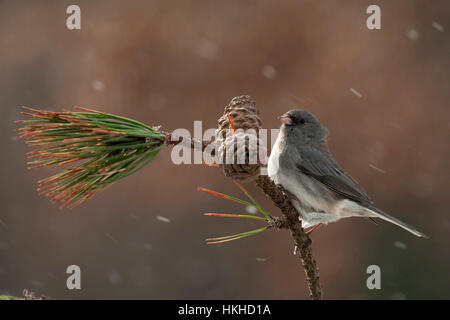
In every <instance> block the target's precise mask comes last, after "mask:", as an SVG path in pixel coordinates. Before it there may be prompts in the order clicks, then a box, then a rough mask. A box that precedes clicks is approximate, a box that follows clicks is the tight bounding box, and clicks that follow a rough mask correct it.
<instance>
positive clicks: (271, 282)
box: [0, 0, 450, 299]
mask: <svg viewBox="0 0 450 320" xmlns="http://www.w3.org/2000/svg"><path fill="white" fill-rule="evenodd" d="M70 4H74V3H73V1H0V48H1V50H0V107H1V108H0V112H1V118H0V122H1V128H0V130H1V136H0V139H1V146H2V157H1V158H0V164H1V166H0V167H1V177H2V179H3V181H2V183H1V184H0V199H1V210H0V292H1V293H10V294H15V295H20V294H21V292H22V290H23V289H25V288H26V289H29V290H31V291H34V292H36V293H37V294H38V295H39V294H46V295H48V296H51V297H56V298H64V299H118V298H123V299H131V298H138V299H188V298H189V299H306V298H308V293H307V287H306V283H305V275H304V272H303V270H302V268H301V267H300V264H299V262H298V259H297V258H296V257H295V256H294V255H293V244H292V241H291V239H290V236H289V234H288V232H286V231H270V232H265V233H263V234H261V235H258V236H256V237H254V238H247V239H244V240H239V241H236V242H231V243H229V244H226V245H222V246H208V245H206V244H205V243H204V239H205V238H207V237H210V236H219V235H226V234H233V233H237V232H241V231H246V230H248V229H249V228H252V227H255V226H256V225H258V224H256V223H251V222H247V221H235V220H232V221H229V220H227V219H225V220H224V219H220V218H213V217H204V216H203V215H202V213H203V212H208V211H216V212H236V213H237V212H242V211H243V210H245V208H242V207H241V206H239V205H234V204H233V203H231V202H228V201H225V200H222V199H219V198H214V197H210V196H208V195H205V194H203V193H200V192H198V191H196V187H197V186H203V187H207V188H211V189H214V190H218V191H221V192H224V193H228V194H232V195H236V196H241V195H240V192H239V190H238V189H237V188H236V187H235V186H234V185H233V183H232V182H231V180H229V179H227V178H225V177H224V175H223V173H222V172H221V171H220V170H217V169H215V168H208V167H205V166H202V165H181V166H175V165H173V164H172V163H171V161H170V152H171V149H170V148H167V149H166V150H163V151H162V152H161V153H160V155H159V156H158V157H157V158H156V159H155V160H154V162H152V163H151V165H149V166H148V167H146V168H145V169H143V170H142V171H140V172H139V173H138V174H136V175H134V176H131V177H129V178H127V179H125V180H123V181H121V182H119V183H117V184H115V185H114V186H113V187H111V188H109V189H108V190H107V191H105V192H102V193H101V194H99V195H98V196H97V197H96V198H94V199H91V200H89V201H88V202H86V203H84V204H83V205H81V206H80V207H78V208H76V209H74V210H59V209H58V207H57V206H54V205H52V204H51V203H50V202H49V201H48V200H47V199H46V198H45V197H43V196H39V195H38V194H37V192H36V191H35V186H36V181H37V180H38V179H41V178H43V177H46V176H48V175H49V174H51V173H53V172H55V170H54V169H51V168H44V169H38V170H32V171H28V170H27V169H26V159H25V153H26V152H27V151H29V150H28V149H27V147H26V146H25V144H24V143H23V142H22V141H19V140H18V138H17V136H16V134H15V133H14V132H13V129H14V128H16V127H17V125H16V124H14V121H15V120H17V119H20V118H21V116H20V111H21V109H20V106H22V105H28V106H40V107H45V108H48V109H53V110H62V109H65V108H66V109H70V108H71V107H72V106H74V105H83V106H89V107H92V108H95V109H99V110H102V111H106V112H110V113H116V114H120V115H124V116H127V117H131V118H134V119H137V120H140V121H143V122H146V123H148V124H150V125H162V126H163V129H165V130H167V131H170V130H174V129H176V128H186V129H188V130H190V131H191V132H192V130H193V121H194V120H202V121H203V127H204V128H212V127H215V126H216V120H217V118H218V117H219V115H220V114H221V113H222V110H223V107H224V106H225V105H226V104H227V103H228V102H229V101H230V99H231V98H232V97H234V96H237V95H241V94H248V95H251V96H252V97H253V98H254V99H255V100H256V101H257V104H258V107H259V109H260V112H261V117H262V119H263V125H264V127H266V128H278V126H279V122H278V120H277V119H276V117H277V116H279V115H280V114H282V113H284V112H285V111H287V110H289V109H292V108H304V109H307V110H310V111H312V112H313V113H314V114H316V116H317V117H318V118H319V119H320V120H321V122H322V123H323V124H325V125H326V126H327V127H328V128H329V130H330V132H331V135H330V137H329V143H330V147H331V150H332V152H333V153H334V154H335V156H336V158H337V159H338V161H339V162H340V164H341V165H342V167H343V168H344V169H345V170H346V171H348V172H349V173H350V174H351V175H352V176H354V177H355V178H356V179H357V180H358V181H359V182H360V184H361V185H362V186H363V187H364V188H365V189H366V190H367V191H368V193H369V194H371V196H372V197H373V199H374V200H375V202H376V204H377V205H378V206H379V207H380V208H382V209H383V210H385V211H387V212H389V213H391V214H393V215H395V216H396V217H398V218H400V219H402V220H404V221H406V222H408V223H410V224H412V225H414V226H416V227H417V228H418V229H420V230H422V231H423V232H425V233H427V234H429V235H430V236H431V239H430V240H423V239H418V238H415V237H414V236H412V235H411V234H409V233H407V232H405V231H403V230H402V229H400V228H398V227H396V226H393V225H390V224H388V223H384V222H380V223H379V225H374V224H371V223H369V222H367V221H366V220H363V219H356V218H354V219H353V218H352V219H346V220H341V221H340V222H338V223H334V224H331V225H329V226H327V227H325V228H322V229H320V230H318V231H316V232H315V233H313V236H312V238H313V248H314V253H315V257H316V259H317V263H318V265H319V268H320V274H321V279H322V283H323V289H324V293H325V297H326V298H328V299H431V298H439V299H448V298H450V277H449V274H448V272H449V270H450V269H449V267H450V254H449V251H450V250H449V249H450V246H449V245H450V237H449V233H450V219H449V206H450V198H449V191H448V190H449V188H448V182H449V181H450V179H449V178H450V166H449V164H450V149H449V138H450V137H449V130H450V121H449V120H450V119H449V116H450V108H449V107H450V106H449V98H450V90H449V89H450V72H449V71H450V60H449V57H450V38H449V32H450V24H449V22H450V3H449V2H448V1H444V0H442V1H437V0H436V1H432V2H430V1H425V0H423V1H412V0H411V1H406V0H397V1H365V0H362V1H361V0H346V1H313V0H310V1H283V2H282V3H280V2H277V1H269V0H262V1H260V0H258V1H256V0H255V1H233V0H232V1H127V2H125V1H82V0H79V1H76V4H78V5H79V6H80V7H81V19H82V21H81V26H82V29H81V30H78V31H69V30H67V28H66V18H67V16H68V15H66V13H65V11H66V8H67V6H68V5H70ZM370 4H378V5H379V6H380V7H381V22H382V29H381V30H374V31H372V30H368V29H367V28H366V18H367V17H368V15H367V14H366V8H367V7H368V6H369V5H370ZM248 188H249V190H250V191H251V193H252V194H253V195H254V196H255V197H256V198H257V199H258V200H260V201H261V202H262V203H263V204H264V206H265V207H266V208H267V209H268V210H269V211H271V212H272V213H274V214H275V215H278V214H279V213H278V210H277V209H276V208H274V207H273V206H272V205H271V203H270V202H269V201H268V200H267V199H266V198H265V196H264V195H263V194H261V193H260V192H259V191H258V190H257V189H255V188H254V187H252V186H251V185H249V186H248ZM158 216H159V217H163V218H166V219H169V221H170V222H167V220H165V219H161V218H158ZM71 264H76V265H79V266H80V267H81V272H82V289H81V290H79V291H77V290H73V291H70V290H68V289H67V288H66V278H67V276H68V275H66V273H65V270H66V268H67V266H69V265H71ZM372 264H376V265H379V266H380V268H381V272H382V279H381V281H382V288H381V290H372V291H370V290H368V289H367V287H366V279H367V277H368V275H367V274H366V269H367V267H368V266H369V265H372Z"/></svg>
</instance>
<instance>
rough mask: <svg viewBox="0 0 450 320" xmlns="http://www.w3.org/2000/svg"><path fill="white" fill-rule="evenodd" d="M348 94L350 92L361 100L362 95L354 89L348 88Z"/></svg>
mask: <svg viewBox="0 0 450 320" xmlns="http://www.w3.org/2000/svg"><path fill="white" fill-rule="evenodd" d="M350 92H352V93H353V94H354V95H356V96H358V97H359V98H362V94H361V93H359V92H358V91H356V90H355V89H353V88H350Z"/></svg>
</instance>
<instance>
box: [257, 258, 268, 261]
mask: <svg viewBox="0 0 450 320" xmlns="http://www.w3.org/2000/svg"><path fill="white" fill-rule="evenodd" d="M256 261H258V262H266V261H267V259H266V258H256Z"/></svg>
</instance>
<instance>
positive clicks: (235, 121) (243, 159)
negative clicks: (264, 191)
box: [216, 96, 263, 180]
mask: <svg viewBox="0 0 450 320" xmlns="http://www.w3.org/2000/svg"><path fill="white" fill-rule="evenodd" d="M258 114H259V112H258V109H256V103H255V101H254V100H253V99H252V98H251V97H250V96H239V97H235V98H233V99H232V100H231V102H230V103H229V104H228V105H227V106H226V107H225V110H224V114H223V116H222V117H221V118H220V119H219V120H218V124H219V126H218V129H217V132H216V134H217V135H216V137H217V138H218V142H219V144H220V145H219V150H218V151H219V155H220V157H221V158H222V160H223V171H224V173H225V175H226V176H228V177H231V178H233V179H236V180H249V179H251V178H254V177H257V176H258V175H259V173H260V167H261V165H260V162H259V159H258V149H259V148H260V147H262V146H263V144H262V142H261V141H260V139H259V136H258V131H259V129H260V127H261V119H260V118H259V115H258ZM230 120H231V122H232V125H233V127H234V133H233V132H232V130H230V129H231V127H230Z"/></svg>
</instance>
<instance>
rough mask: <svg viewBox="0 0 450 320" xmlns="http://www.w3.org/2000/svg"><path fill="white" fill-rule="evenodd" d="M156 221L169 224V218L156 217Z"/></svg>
mask: <svg viewBox="0 0 450 320" xmlns="http://www.w3.org/2000/svg"><path fill="white" fill-rule="evenodd" d="M156 219H158V220H159V221H162V222H165V223H169V222H170V219H169V218H166V217H162V216H156Z"/></svg>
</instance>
